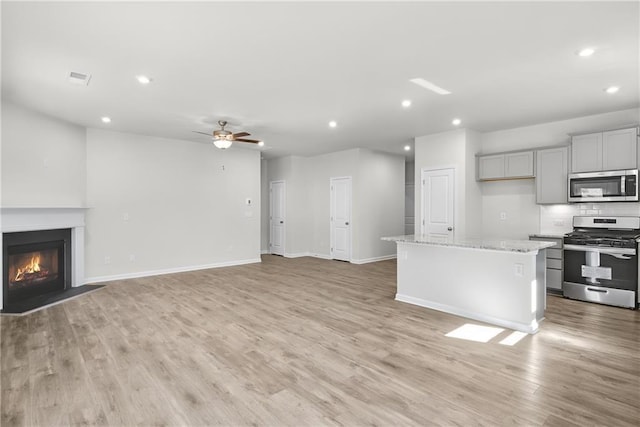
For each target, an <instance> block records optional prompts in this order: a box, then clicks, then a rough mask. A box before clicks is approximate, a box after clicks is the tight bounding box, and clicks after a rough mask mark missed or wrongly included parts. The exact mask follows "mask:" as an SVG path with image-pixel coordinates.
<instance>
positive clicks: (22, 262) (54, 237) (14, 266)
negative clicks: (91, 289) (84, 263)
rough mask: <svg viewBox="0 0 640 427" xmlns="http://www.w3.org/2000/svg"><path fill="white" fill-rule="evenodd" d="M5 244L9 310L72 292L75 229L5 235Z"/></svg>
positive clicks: (5, 290) (5, 276)
mask: <svg viewBox="0 0 640 427" xmlns="http://www.w3.org/2000/svg"><path fill="white" fill-rule="evenodd" d="M2 244H3V249H2V256H3V269H2V271H3V272H4V277H3V281H2V283H3V301H4V307H5V308H10V307H11V306H14V305H16V304H20V303H22V302H24V301H26V300H29V299H32V298H37V297H39V296H42V295H47V294H53V293H56V292H63V291H65V290H67V289H70V288H71V229H69V228H67V229H59V230H38V231H26V232H17V233H3V235H2Z"/></svg>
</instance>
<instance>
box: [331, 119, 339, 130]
mask: <svg viewBox="0 0 640 427" xmlns="http://www.w3.org/2000/svg"><path fill="white" fill-rule="evenodd" d="M336 126H338V123H336V121H335V120H331V121H330V122H329V127H330V128H334V127H336Z"/></svg>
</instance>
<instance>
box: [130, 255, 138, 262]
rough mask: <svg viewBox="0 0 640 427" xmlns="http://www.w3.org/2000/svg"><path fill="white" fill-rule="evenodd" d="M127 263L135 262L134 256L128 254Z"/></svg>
mask: <svg viewBox="0 0 640 427" xmlns="http://www.w3.org/2000/svg"><path fill="white" fill-rule="evenodd" d="M129 262H136V256H135V255H134V254H129Z"/></svg>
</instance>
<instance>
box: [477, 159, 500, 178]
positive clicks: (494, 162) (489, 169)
mask: <svg viewBox="0 0 640 427" xmlns="http://www.w3.org/2000/svg"><path fill="white" fill-rule="evenodd" d="M501 178H504V154H498V155H492V156H482V157H478V179H480V180H483V179H501Z"/></svg>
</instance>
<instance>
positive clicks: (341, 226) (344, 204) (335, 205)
mask: <svg viewBox="0 0 640 427" xmlns="http://www.w3.org/2000/svg"><path fill="white" fill-rule="evenodd" d="M330 185H331V202H330V205H331V208H330V210H331V258H332V259H337V260H340V261H351V177H343V178H331V179H330Z"/></svg>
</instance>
